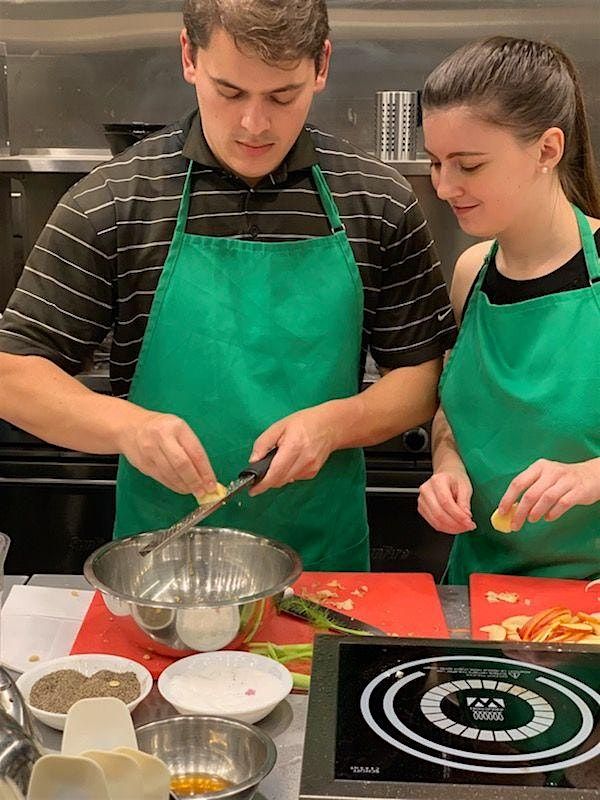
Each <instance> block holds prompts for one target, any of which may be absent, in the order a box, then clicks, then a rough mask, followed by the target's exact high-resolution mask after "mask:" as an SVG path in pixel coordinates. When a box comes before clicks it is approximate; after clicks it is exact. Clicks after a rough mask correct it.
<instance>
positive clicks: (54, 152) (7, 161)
mask: <svg viewBox="0 0 600 800" xmlns="http://www.w3.org/2000/svg"><path fill="white" fill-rule="evenodd" d="M111 158H113V156H112V155H111V152H110V150H102V149H86V148H69V147H53V148H45V149H37V150H22V151H21V152H20V153H17V154H16V155H12V156H0V174H1V173H14V172H62V173H69V172H72V173H78V174H79V173H81V174H86V173H88V172H89V171H90V170H91V169H93V168H94V167H95V166H97V165H98V164H102V163H104V162H105V161H110V159H111ZM388 163H389V164H390V166H392V167H395V168H396V169H397V170H398V172H400V173H401V174H402V175H429V169H430V162H429V159H427V158H424V159H415V160H411V161H390V162H388Z"/></svg>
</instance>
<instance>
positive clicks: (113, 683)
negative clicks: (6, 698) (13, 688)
mask: <svg viewBox="0 0 600 800" xmlns="http://www.w3.org/2000/svg"><path fill="white" fill-rule="evenodd" d="M16 685H17V689H18V690H19V691H20V692H21V694H22V695H23V700H24V701H25V703H26V704H27V706H28V708H29V710H30V711H31V713H32V714H33V715H34V717H36V718H37V719H39V720H40V722H43V723H45V724H46V725H49V726H50V727H51V728H56V729H57V730H61V731H62V730H63V729H64V727H65V722H66V720H67V712H68V710H69V709H70V708H71V706H72V705H73V704H74V703H76V702H77V701H78V700H82V699H83V698H85V697H118V698H119V699H120V700H122V701H123V702H124V703H125V704H126V706H127V708H128V710H129V712H130V713H131V712H132V711H133V709H134V708H135V707H136V706H137V705H138V703H140V702H141V701H142V700H143V699H144V697H146V696H147V695H148V693H149V692H150V689H152V675H151V674H150V673H149V672H148V670H147V669H146V667H143V666H142V665H141V664H138V663H137V662H136V661H132V660H131V659H129V658H123V657H121V656H110V655H94V654H82V655H73V656H65V657H64V658H55V659H53V660H52V661H45V662H44V663H43V664H39V665H38V666H35V667H32V668H31V669H29V670H27V672H24V673H23V674H22V675H21V676H20V677H19V678H18V679H17V682H16Z"/></svg>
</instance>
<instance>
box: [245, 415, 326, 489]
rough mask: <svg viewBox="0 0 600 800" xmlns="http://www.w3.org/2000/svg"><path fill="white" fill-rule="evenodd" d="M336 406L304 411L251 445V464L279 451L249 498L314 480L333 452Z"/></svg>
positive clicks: (279, 423)
mask: <svg viewBox="0 0 600 800" xmlns="http://www.w3.org/2000/svg"><path fill="white" fill-rule="evenodd" d="M334 408H335V402H334V403H323V404H322V405H318V406H314V407H313V408H307V409H304V410H303V411H297V412H296V413H294V414H290V416H289V417H284V418H283V419H281V420H279V421H278V422H275V423H274V424H273V425H271V426H270V427H269V428H267V430H266V431H264V433H262V434H261V435H260V436H259V437H258V439H257V440H256V441H255V442H254V448H253V451H252V455H251V456H250V462H252V461H258V460H259V459H261V458H264V457H265V456H266V455H267V453H268V452H269V450H272V449H273V448H274V447H277V448H278V451H277V454H276V456H275V458H274V459H273V461H272V463H271V466H270V467H269V471H268V472H267V474H266V475H265V477H264V478H263V480H262V481H261V482H260V483H259V484H258V486H256V487H255V488H253V489H252V490H251V491H250V492H249V494H251V495H257V494H262V493H263V492H266V491H267V489H275V488H278V487H280V486H285V484H286V483H293V481H306V480H310V479H311V478H314V477H315V475H317V473H318V472H319V470H320V469H321V467H322V466H323V464H324V463H325V462H326V461H327V459H328V458H329V456H330V455H331V453H332V451H333V450H335V449H336V440H335V435H334V430H335V410H334Z"/></svg>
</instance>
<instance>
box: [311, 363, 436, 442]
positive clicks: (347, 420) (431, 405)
mask: <svg viewBox="0 0 600 800" xmlns="http://www.w3.org/2000/svg"><path fill="white" fill-rule="evenodd" d="M441 367H442V361H441V359H435V360H433V361H427V362H425V363H424V364H419V365H418V366H416V367H400V368H398V369H394V370H392V371H390V372H388V373H387V374H386V375H384V376H383V377H382V378H381V379H380V380H378V381H377V383H375V384H373V386H370V387H369V388H368V389H366V390H365V391H364V392H361V393H360V394H358V395H355V396H354V397H349V398H348V399H346V400H333V401H331V403H326V404H325V406H327V407H329V408H328V410H329V412H330V414H331V424H332V428H333V431H334V437H335V448H334V449H336V450H341V449H344V448H348V447H367V446H369V445H373V444H379V443H380V442H384V441H386V440H387V439H390V438H391V437H392V436H396V435H398V434H399V433H402V432H403V431H406V430H409V429H410V428H414V427H415V426H416V425H421V424H422V423H424V422H427V420H430V419H431V418H432V416H433V415H434V414H435V411H436V408H437V405H438V400H437V385H438V380H439V376H440V372H441Z"/></svg>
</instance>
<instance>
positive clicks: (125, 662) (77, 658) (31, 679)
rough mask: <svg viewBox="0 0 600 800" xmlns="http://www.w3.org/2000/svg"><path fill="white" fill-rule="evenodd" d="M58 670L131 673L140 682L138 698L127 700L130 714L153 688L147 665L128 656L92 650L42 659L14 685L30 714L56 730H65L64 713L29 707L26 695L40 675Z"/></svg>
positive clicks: (65, 717)
mask: <svg viewBox="0 0 600 800" xmlns="http://www.w3.org/2000/svg"><path fill="white" fill-rule="evenodd" d="M59 669H75V670H77V671H78V672H81V673H82V674H83V675H85V676H86V677H89V676H90V675H93V674H94V672H98V670H101V669H109V670H112V671H113V672H134V673H135V675H136V677H137V679H138V681H139V682H140V694H139V697H136V698H135V700H132V701H131V703H127V709H128V711H129V713H131V712H132V711H133V709H134V708H135V707H136V706H137V705H138V704H139V703H141V701H142V700H143V699H144V697H146V696H147V695H148V693H149V692H150V689H152V675H151V674H150V673H149V672H148V670H147V669H146V667H143V666H142V665H141V664H138V663H137V661H132V660H131V659H130V658H123V657H121V656H109V655H100V654H98V655H95V654H93V653H91V654H89V655H88V654H82V655H74V656H64V657H63V658H55V659H53V660H52V661H44V662H43V663H42V664H40V665H39V666H37V667H32V668H31V669H29V670H27V672H24V673H23V674H22V675H21V676H19V678H17V681H16V685H17V689H18V690H19V691H20V692H21V694H22V695H23V699H24V701H25V702H26V703H27V707H28V708H29V710H30V711H31V713H32V714H33V716H34V717H36V718H37V719H39V720H40V722H43V723H45V724H46V725H49V726H50V727H51V728H56V730H58V731H62V730H64V727H65V722H66V721H67V715H66V714H56V713H53V712H51V711H42V709H41V708H36V707H35V706H32V705H31V703H30V702H29V695H30V692H31V687H32V686H33V684H34V683H35V682H36V681H38V680H39V679H40V678H43V677H44V675H49V674H50V673H51V672H56V671H57V670H59Z"/></svg>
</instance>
